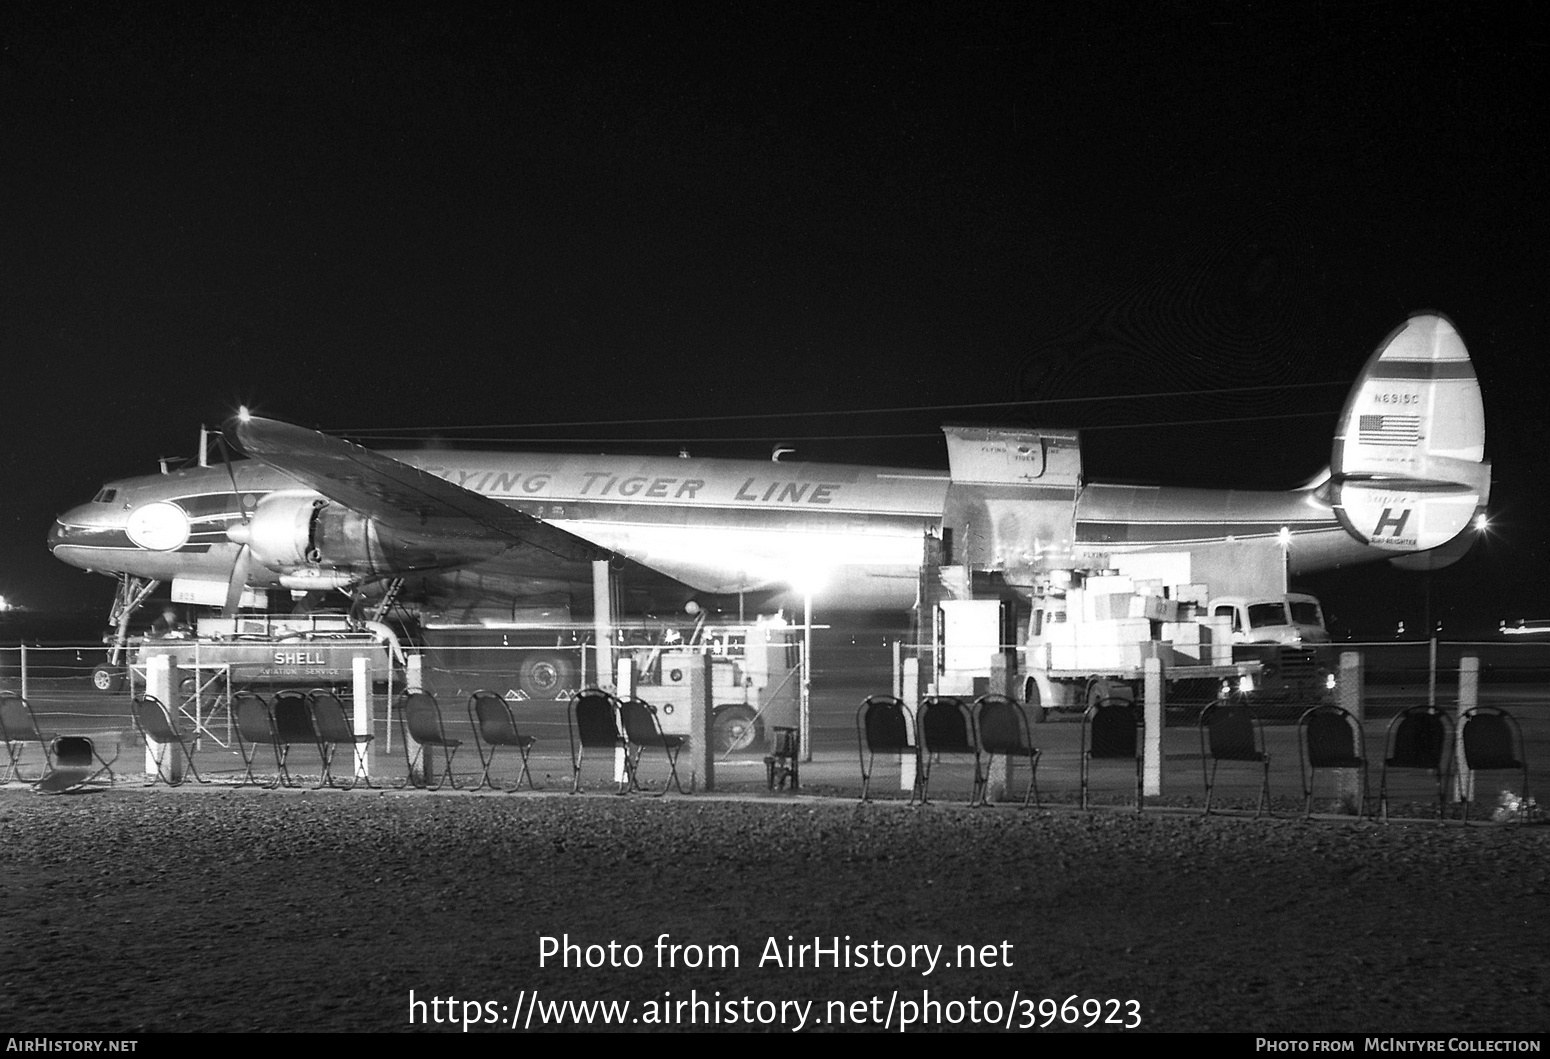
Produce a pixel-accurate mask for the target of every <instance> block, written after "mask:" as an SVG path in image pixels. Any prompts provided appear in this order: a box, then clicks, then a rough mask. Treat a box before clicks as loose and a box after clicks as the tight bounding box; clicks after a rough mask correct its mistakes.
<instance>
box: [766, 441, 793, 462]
mask: <svg viewBox="0 0 1550 1059" xmlns="http://www.w3.org/2000/svg"><path fill="white" fill-rule="evenodd" d="M795 451H796V449H791V448H787V447H786V446H784V445H776V446H775V451H774V452H771V453H770V462H771V463H779V462H780V458H781V457H782V456H784V455H785V454H786V453H788V452H795Z"/></svg>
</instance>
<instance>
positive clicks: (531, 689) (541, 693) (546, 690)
mask: <svg viewBox="0 0 1550 1059" xmlns="http://www.w3.org/2000/svg"><path fill="white" fill-rule="evenodd" d="M575 685H576V666H575V663H573V662H572V661H571V660H570V659H569V658H566V657H564V656H563V655H551V654H543V653H540V652H537V651H534V652H531V653H529V654H527V655H525V656H524V657H523V659H522V665H521V667H520V668H519V669H518V670H517V690H519V691H521V692H522V694H524V695H526V696H527V697H528V698H530V699H557V698H559V697H560V696H561V695H563V694H564V693H565V692H567V691H573V690H575Z"/></svg>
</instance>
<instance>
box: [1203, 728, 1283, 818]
mask: <svg viewBox="0 0 1550 1059" xmlns="http://www.w3.org/2000/svg"><path fill="white" fill-rule="evenodd" d="M1200 758H1201V762H1200V763H1201V768H1202V769H1204V770H1205V780H1206V806H1205V815H1207V816H1209V815H1210V814H1211V791H1212V788H1213V787H1214V786H1215V785H1216V769H1217V766H1218V765H1220V764H1221V763H1222V762H1224V761H1233V762H1238V763H1240V764H1246V765H1258V766H1259V767H1260V769H1261V772H1262V774H1263V779H1262V780H1261V782H1260V787H1259V801H1257V802H1256V803H1255V804H1254V816H1255V818H1256V819H1258V818H1259V815H1260V813H1262V812H1264V811H1266V810H1268V809H1269V808H1270V755H1269V754H1268V753H1266V752H1265V730H1264V728H1263V726H1262V725H1261V724H1260V723H1259V718H1258V717H1255V716H1254V712H1253V710H1251V709H1250V708H1249V704H1248V703H1247V702H1244V701H1243V700H1241V699H1217V700H1216V701H1215V702H1212V703H1210V704H1208V705H1207V706H1206V708H1205V709H1204V710H1202V711H1201V713H1200Z"/></svg>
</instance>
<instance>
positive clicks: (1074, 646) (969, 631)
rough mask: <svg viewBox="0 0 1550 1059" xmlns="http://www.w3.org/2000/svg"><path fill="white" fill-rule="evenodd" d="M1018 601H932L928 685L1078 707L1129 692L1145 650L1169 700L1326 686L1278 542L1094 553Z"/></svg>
mask: <svg viewBox="0 0 1550 1059" xmlns="http://www.w3.org/2000/svg"><path fill="white" fill-rule="evenodd" d="M1207 578H1209V580H1207ZM1028 595H1029V597H1031V598H1029V599H1028V600H1027V602H1026V603H1024V602H1023V600H1022V599H1016V598H1013V599H1009V598H1007V597H1006V596H1005V595H1003V596H1002V598H999V599H967V600H965V599H956V600H943V601H941V602H940V603H938V605H937V612H938V613H937V644H938V650H937V651H936V673H935V676H934V678H933V679H934V681H935V689H936V690H938V691H940V692H942V693H949V694H974V693H978V692H979V691H981V690H982V689H985V690H999V689H1000V688H1001V687H1003V686H1004V687H1009V688H1011V689H1013V690H1015V691H1017V692H1020V694H1021V697H1022V698H1023V700H1024V701H1025V702H1027V703H1028V704H1029V705H1031V706H1037V707H1039V708H1040V709H1041V710H1046V711H1047V710H1078V711H1079V710H1083V709H1086V708H1087V707H1088V706H1089V705H1091V704H1092V703H1093V702H1095V701H1097V700H1098V699H1102V698H1110V697H1119V698H1139V697H1140V695H1141V690H1142V687H1143V683H1144V672H1145V669H1144V667H1145V663H1146V661H1147V660H1148V659H1154V658H1155V659H1157V660H1158V661H1159V662H1160V663H1161V665H1162V673H1163V679H1164V680H1165V682H1166V684H1167V689H1166V692H1165V694H1166V697H1167V699H1168V701H1170V702H1174V703H1187V702H1204V701H1208V700H1210V699H1212V698H1215V697H1217V696H1218V695H1219V694H1221V693H1222V692H1223V691H1224V690H1225V691H1229V692H1241V693H1244V694H1247V695H1249V696H1251V697H1252V698H1253V699H1254V700H1255V701H1265V702H1292V703H1309V704H1312V703H1315V702H1319V701H1322V700H1323V699H1324V698H1325V697H1326V696H1328V695H1329V694H1330V693H1331V692H1332V689H1333V686H1334V685H1333V676H1332V673H1331V667H1330V665H1329V659H1328V648H1327V647H1326V646H1324V645H1326V644H1327V643H1328V641H1329V634H1328V632H1327V631H1326V630H1325V627H1324V620H1323V614H1322V610H1321V608H1320V606H1319V603H1318V600H1317V599H1315V598H1314V597H1312V596H1309V595H1306V594H1303V593H1289V592H1287V591H1286V582H1285V558H1284V551H1283V546H1278V545H1276V544H1275V542H1270V544H1269V545H1268V546H1267V545H1266V543H1265V542H1255V543H1246V544H1243V545H1238V546H1236V547H1233V546H1229V549H1227V550H1223V549H1220V548H1218V549H1215V550H1210V549H1201V550H1199V551H1197V552H1193V553H1192V552H1184V553H1155V552H1154V553H1131V554H1119V555H1107V556H1098V557H1092V558H1091V559H1090V560H1089V561H1088V562H1086V563H1083V564H1082V565H1080V566H1077V565H1074V564H1073V565H1072V566H1070V567H1067V568H1061V569H1052V570H1047V571H1045V572H1044V573H1043V575H1042V576H1041V577H1040V578H1039V579H1038V580H1037V582H1036V583H1035V584H1034V585H1033V586H1032V588H1031V590H1030V591H1029V592H1028ZM1003 681H1004V683H1003Z"/></svg>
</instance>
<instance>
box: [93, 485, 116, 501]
mask: <svg viewBox="0 0 1550 1059" xmlns="http://www.w3.org/2000/svg"><path fill="white" fill-rule="evenodd" d="M116 496H118V490H117V489H104V490H103V491H102V492H100V493H98V494H97V495H96V496H94V497H92V503H94V504H111V503H113V498H114V497H116Z"/></svg>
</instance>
